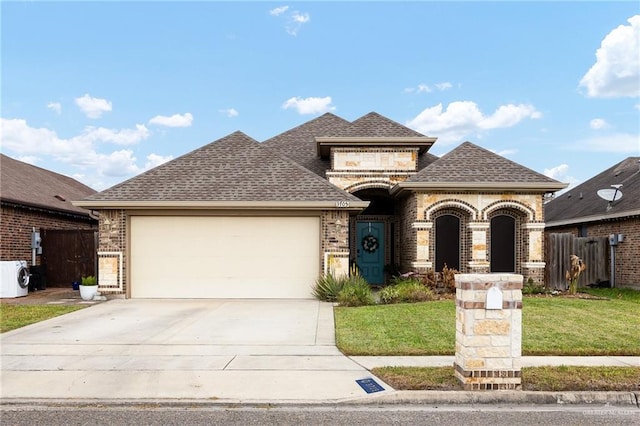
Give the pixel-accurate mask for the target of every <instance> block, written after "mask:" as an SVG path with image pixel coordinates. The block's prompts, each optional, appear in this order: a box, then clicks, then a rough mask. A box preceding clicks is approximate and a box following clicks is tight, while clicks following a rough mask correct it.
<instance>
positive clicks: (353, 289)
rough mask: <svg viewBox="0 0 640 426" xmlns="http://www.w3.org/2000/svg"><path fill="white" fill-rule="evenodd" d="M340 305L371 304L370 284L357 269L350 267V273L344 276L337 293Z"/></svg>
mask: <svg viewBox="0 0 640 426" xmlns="http://www.w3.org/2000/svg"><path fill="white" fill-rule="evenodd" d="M338 303H339V304H340V306H367V305H373V295H372V294H371V286H370V285H369V283H368V282H367V280H365V279H364V278H363V277H362V275H360V273H359V272H358V270H357V269H355V268H352V269H351V275H350V276H349V277H345V279H344V286H343V287H342V290H340V292H339V293H338Z"/></svg>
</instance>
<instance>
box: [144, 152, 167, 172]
mask: <svg viewBox="0 0 640 426" xmlns="http://www.w3.org/2000/svg"><path fill="white" fill-rule="evenodd" d="M171 160H173V155H167V156H162V155H158V154H149V155H147V163H146V164H145V165H144V168H145V170H149V169H152V168H154V167H158V166H159V165H160V164H164V163H166V162H167V161H171Z"/></svg>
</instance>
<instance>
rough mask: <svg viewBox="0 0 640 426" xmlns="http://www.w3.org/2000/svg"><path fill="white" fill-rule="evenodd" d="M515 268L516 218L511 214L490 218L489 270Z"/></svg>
mask: <svg viewBox="0 0 640 426" xmlns="http://www.w3.org/2000/svg"><path fill="white" fill-rule="evenodd" d="M515 270H516V220H515V218H513V217H512V216H508V215H504V214H503V215H497V216H494V217H493V218H491V272H515Z"/></svg>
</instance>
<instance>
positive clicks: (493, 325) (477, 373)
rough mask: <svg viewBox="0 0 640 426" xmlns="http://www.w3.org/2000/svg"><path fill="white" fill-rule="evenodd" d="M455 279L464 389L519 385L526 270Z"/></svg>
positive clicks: (458, 374)
mask: <svg viewBox="0 0 640 426" xmlns="http://www.w3.org/2000/svg"><path fill="white" fill-rule="evenodd" d="M455 280H456V360H455V363H454V367H455V375H456V377H457V378H458V379H459V380H460V381H461V382H462V384H463V386H464V389H465V390H492V389H495V390H515V389H517V390H519V389H521V384H522V376H521V356H522V281H523V278H522V275H517V274H456V276H455Z"/></svg>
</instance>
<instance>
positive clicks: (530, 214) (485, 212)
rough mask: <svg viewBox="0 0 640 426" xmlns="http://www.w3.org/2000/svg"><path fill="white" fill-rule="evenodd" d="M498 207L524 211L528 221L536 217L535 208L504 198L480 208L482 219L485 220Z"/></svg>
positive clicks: (498, 208)
mask: <svg viewBox="0 0 640 426" xmlns="http://www.w3.org/2000/svg"><path fill="white" fill-rule="evenodd" d="M500 209H514V210H518V211H520V212H521V213H525V214H526V215H527V219H528V221H529V222H533V221H535V219H536V211H535V209H533V208H531V207H529V206H527V205H526V204H523V203H521V202H519V201H505V200H500V201H496V202H494V203H491V204H489V205H488V206H487V207H485V208H484V209H482V212H481V216H480V217H481V219H482V220H487V219H488V218H489V216H490V215H491V213H493V212H494V211H496V210H500Z"/></svg>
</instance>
